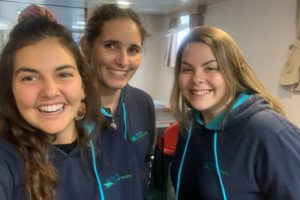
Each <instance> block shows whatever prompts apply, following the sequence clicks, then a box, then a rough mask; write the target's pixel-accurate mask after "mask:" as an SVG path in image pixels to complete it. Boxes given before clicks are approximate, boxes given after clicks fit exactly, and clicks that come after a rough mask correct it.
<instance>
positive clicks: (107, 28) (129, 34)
mask: <svg viewBox="0 0 300 200" xmlns="http://www.w3.org/2000/svg"><path fill="white" fill-rule="evenodd" d="M100 39H101V40H113V41H119V42H122V43H132V44H137V45H141V43H142V37H141V32H140V29H139V27H138V25H137V24H136V23H135V22H134V21H133V20H132V19H129V18H126V19H112V20H108V21H106V22H104V24H103V27H102V30H101V35H100Z"/></svg>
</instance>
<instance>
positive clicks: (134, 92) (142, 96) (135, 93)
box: [124, 85, 153, 103]
mask: <svg viewBox="0 0 300 200" xmlns="http://www.w3.org/2000/svg"><path fill="white" fill-rule="evenodd" d="M124 95H125V98H126V97H127V98H130V99H131V98H135V99H139V100H147V101H151V102H152V103H153V100H152V98H151V96H150V95H149V94H148V93H147V92H145V91H143V90H141V89H138V88H135V87H132V86H130V85H127V86H126V87H125V94H124Z"/></svg>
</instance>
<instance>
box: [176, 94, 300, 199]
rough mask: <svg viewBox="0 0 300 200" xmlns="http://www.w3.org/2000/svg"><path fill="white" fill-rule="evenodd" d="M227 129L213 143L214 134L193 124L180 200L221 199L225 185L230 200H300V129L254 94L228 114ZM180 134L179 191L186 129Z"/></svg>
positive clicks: (184, 164)
mask: <svg viewBox="0 0 300 200" xmlns="http://www.w3.org/2000/svg"><path fill="white" fill-rule="evenodd" d="M223 127H224V128H223V131H222V132H221V133H220V132H218V133H217V134H216V135H217V136H218V137H217V142H216V143H214V138H215V137H216V135H215V131H213V130H209V129H207V128H205V127H204V126H203V125H201V124H199V123H197V122H195V121H194V123H193V126H192V130H193V131H192V134H191V137H190V140H189V144H188V146H187V148H186V156H185V159H184V162H183V164H182V170H181V176H180V184H179V187H178V188H179V190H178V191H177V192H178V199H182V200H185V199H189V200H193V199H202V200H221V199H224V197H222V191H221V190H222V187H223V189H224V191H223V193H226V196H227V199H228V200H267V199H268V200H299V199H300V190H299V188H300V130H299V129H298V128H297V127H296V126H294V125H293V124H292V123H290V122H289V121H288V120H287V119H286V118H285V117H283V116H282V115H280V114H278V113H276V112H275V111H273V110H272V109H270V108H269V106H268V105H267V103H266V102H265V101H264V100H263V99H262V98H261V97H259V96H252V97H251V98H250V99H249V100H247V101H246V102H244V103H243V104H241V105H240V106H239V107H237V108H236V109H234V110H232V111H230V113H229V114H228V116H227V118H226V121H225V123H224V126H223ZM182 132H183V133H182V134H181V135H180V137H179V139H178V146H177V150H176V153H175V157H174V160H173V163H172V166H171V179H172V182H173V185H174V187H175V189H176V187H177V181H178V172H179V168H180V163H181V160H182V155H183V152H184V148H185V146H186V142H187V131H185V130H183V131H182ZM214 144H216V153H217V161H218V164H216V159H215V156H214V155H215V152H214ZM217 166H218V167H217ZM217 168H218V169H217ZM217 172H219V173H220V176H221V181H222V184H221V183H220V179H219V178H218V173H217Z"/></svg>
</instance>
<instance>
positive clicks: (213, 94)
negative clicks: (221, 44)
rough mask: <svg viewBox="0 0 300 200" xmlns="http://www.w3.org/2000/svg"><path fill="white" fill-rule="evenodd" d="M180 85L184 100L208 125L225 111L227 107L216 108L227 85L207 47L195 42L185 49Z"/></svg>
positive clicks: (179, 77) (179, 78)
mask: <svg viewBox="0 0 300 200" xmlns="http://www.w3.org/2000/svg"><path fill="white" fill-rule="evenodd" d="M178 84H179V88H180V91H181V93H182V95H183V96H184V98H185V99H186V100H187V101H188V102H189V104H190V105H191V106H192V107H193V108H194V109H196V110H199V111H200V112H201V113H202V116H203V118H204V120H205V122H206V123H207V122H209V121H210V120H211V119H213V118H214V117H215V116H216V115H218V114H219V113H220V112H221V111H222V110H224V108H225V107H224V106H221V108H220V107H219V106H217V105H218V103H219V102H220V101H221V100H222V98H223V97H224V95H225V91H226V86H225V81H224V78H223V76H222V74H221V72H220V70H219V66H218V63H217V61H216V58H215V56H214V54H213V53H212V51H211V49H210V47H209V46H207V45H206V44H204V43H201V42H192V43H189V44H188V45H187V46H186V47H185V49H184V51H183V55H182V61H181V64H180V72H179V76H178Z"/></svg>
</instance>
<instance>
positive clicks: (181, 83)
mask: <svg viewBox="0 0 300 200" xmlns="http://www.w3.org/2000/svg"><path fill="white" fill-rule="evenodd" d="M188 82H189V77H188V76H186V75H185V76H184V75H181V74H179V76H178V86H179V89H180V90H183V89H184V88H185V87H186V86H187V84H188Z"/></svg>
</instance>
